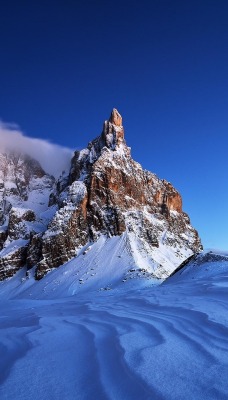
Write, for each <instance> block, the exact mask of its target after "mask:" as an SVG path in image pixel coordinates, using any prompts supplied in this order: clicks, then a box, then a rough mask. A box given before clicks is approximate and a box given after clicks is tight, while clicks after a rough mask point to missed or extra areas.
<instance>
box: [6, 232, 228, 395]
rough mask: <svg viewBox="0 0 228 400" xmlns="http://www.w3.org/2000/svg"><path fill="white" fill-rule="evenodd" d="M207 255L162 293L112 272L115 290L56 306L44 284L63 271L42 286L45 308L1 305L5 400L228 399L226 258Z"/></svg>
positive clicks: (26, 303)
mask: <svg viewBox="0 0 228 400" xmlns="http://www.w3.org/2000/svg"><path fill="white" fill-rule="evenodd" d="M101 240H104V239H101ZM112 240H116V241H118V239H117V238H112V239H111V241H112ZM123 240H124V238H122V241H123ZM110 243H111V242H110ZM112 244H113V246H114V249H115V252H116V253H115V255H116V256H117V258H118V255H120V254H121V253H122V247H121V243H120V242H119V243H118V244H117V243H116V245H115V244H114V242H112ZM122 244H123V243H122ZM104 246H109V243H108V241H107V243H106V244H104ZM87 250H88V249H87ZM107 250H108V247H107ZM89 252H90V250H88V253H87V254H89ZM98 253H99V252H98ZM203 257H204V260H203V258H201V261H200V262H199V259H198V261H197V263H196V264H194V265H193V264H192V263H191V264H189V265H187V266H186V267H184V268H183V269H182V270H181V271H179V272H178V273H177V274H176V275H174V276H172V277H171V278H169V279H167V281H166V282H164V283H163V284H161V285H159V286H151V285H150V286H149V287H147V286H146V285H144V284H141V283H140V282H142V281H143V278H140V279H139V280H138V281H137V280H136V281H137V282H138V286H137V287H136V286H135V282H136V281H133V280H129V281H128V282H126V283H122V284H120V283H119V284H116V283H117V281H118V279H117V281H116V278H118V277H117V276H116V275H115V271H113V289H112V290H100V291H93V292H92V291H83V290H84V288H85V287H86V283H85V284H82V287H81V288H80V289H79V291H80V290H81V289H82V288H83V289H82V292H79V291H76V295H75V296H71V297H70V298H65V299H55V300H52V297H53V296H52V292H51V290H49V289H51V288H52V289H53V288H55V289H56V291H57V292H56V293H57V294H58V295H59V292H58V283H57V282H56V286H54V285H52V286H50V288H48V285H46V288H44V287H43V286H42V284H43V282H45V280H46V279H48V277H49V276H50V277H51V275H52V274H53V276H55V278H57V275H56V274H60V271H61V269H62V271H63V272H65V273H66V274H67V273H68V269H67V268H66V269H64V267H62V268H59V269H56V270H55V271H53V272H52V273H50V274H48V275H47V276H46V277H45V278H44V279H43V280H41V281H39V282H36V291H34V294H35V296H36V297H39V298H41V297H43V296H44V294H43V289H45V291H46V293H45V296H44V297H45V300H31V299H28V298H27V299H23V297H25V294H26V297H27V294H28V291H27V292H26V291H24V293H21V296H20V295H19V291H17V297H21V298H20V299H14V300H8V301H6V300H3V299H1V302H0V315H1V318H0V343H1V345H0V380H1V386H0V398H1V400H9V399H17V400H40V399H42V400H50V399H53V400H62V399H67V400H75V399H77V400H94V399H99V400H139V399H140V400H186V399H191V400H225V399H227V397H228V383H227V374H228V339H227V338H228V291H227V289H228V260H227V257H226V258H224V259H220V260H219V259H218V258H217V255H213V254H209V255H207V254H205V255H204V256H203ZM208 257H209V258H210V260H208ZM107 261H108V260H107ZM120 261H122V260H121V259H120ZM193 262H194V261H193ZM113 265H114V264H113ZM90 266H91V267H92V264H91V265H90ZM84 267H85V266H82V268H84ZM76 271H77V270H76ZM91 272H93V270H91ZM20 273H21V271H19V274H20ZM76 273H77V272H76ZM63 276H64V275H63ZM59 277H61V274H60V275H59ZM196 277H197V279H196ZM192 278H193V279H192ZM92 279H93V276H91V277H90V278H89V279H88V281H87V284H88V285H89V284H90V280H92ZM51 281H52V279H51V280H50V281H49V283H50V282H51ZM83 281H86V276H85V277H83ZM9 282H11V284H12V282H15V277H13V278H11V279H10V280H9ZM30 282H31V281H30ZM133 282H134V283H133ZM145 282H146V280H145ZM27 283H28V282H27ZM27 283H26V282H24V283H22V284H21V285H23V284H25V285H26V284H27ZM65 283H66V281H65ZM109 283H110V286H112V282H110V281H109ZM4 284H5V282H2V286H1V290H0V291H1V292H2V290H3V288H4ZM46 284H47V280H46ZM102 284H103V282H102ZM21 287H22V286H21ZM62 287H63V286H62ZM38 288H39V290H38ZM31 289H32V287H31ZM72 289H73V290H74V288H72ZM17 290H19V289H17ZM64 290H67V287H65V289H64ZM65 293H66V292H65ZM5 294H6V293H5ZM49 296H50V297H49Z"/></svg>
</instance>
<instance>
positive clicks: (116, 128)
mask: <svg viewBox="0 0 228 400" xmlns="http://www.w3.org/2000/svg"><path fill="white" fill-rule="evenodd" d="M101 136H102V139H103V141H104V145H105V146H106V147H108V148H110V149H112V150H116V148H117V147H119V146H120V145H121V144H122V145H124V146H125V145H126V143H125V140H124V128H123V126H122V117H121V115H120V114H119V112H118V111H117V110H116V108H113V110H112V112H111V116H110V118H109V120H108V121H105V123H104V127H103V132H102V135H101Z"/></svg>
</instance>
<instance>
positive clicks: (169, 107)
mask: <svg viewBox="0 0 228 400" xmlns="http://www.w3.org/2000/svg"><path fill="white" fill-rule="evenodd" d="M0 56H1V63H0V118H1V119H2V120H3V121H6V122H15V123H17V124H19V126H20V127H21V129H22V130H23V131H24V132H25V133H26V134H27V135H28V136H31V137H40V138H48V139H50V140H51V141H52V142H55V143H59V144H61V145H64V146H69V147H72V148H81V147H85V146H86V145H87V142H88V141H90V140H91V139H93V138H94V137H95V136H97V135H98V134H99V133H100V131H101V128H102V124H103V120H104V119H107V118H108V117H109V114H110V111H111V109H112V108H113V107H116V108H117V109H118V110H119V111H120V113H121V114H122V116H123V119H124V126H125V134H126V140H127V143H128V145H129V146H131V147H132V154H133V157H134V158H135V159H136V160H137V161H138V162H140V163H141V164H142V165H143V166H144V167H145V168H146V169H148V170H151V171H153V172H155V173H156V174H157V175H158V176H159V177H160V178H165V179H167V180H168V181H170V182H172V183H173V184H174V186H175V187H176V188H177V189H178V190H179V191H180V193H181V194H182V197H183V205H184V210H185V211H186V212H187V213H189V215H190V218H191V221H192V224H193V225H194V226H195V227H196V228H197V229H198V231H199V233H200V236H201V238H202V241H203V244H204V246H205V247H219V248H223V249H228V233H227V228H228V212H227V208H228V179H227V173H228V165H227V164H228V139H227V137H228V1H226V0H223V1H221V0H213V1H211V0H205V1H204V0H198V1H195V0H186V1H183V0H180V1H176V0H170V1H168V0H141V1H138V0H137V1H134V0H122V1H119V0H116V1H110V0H97V1H95V0H94V1H92V0H84V1H83V0H78V1H77V0H74V1H73V0H62V1H58V0H55V1H48V0H47V1H42V0H40V1H35V0H34V1H23V0H21V1H10V0H9V1H7V2H2V4H1V9H0Z"/></svg>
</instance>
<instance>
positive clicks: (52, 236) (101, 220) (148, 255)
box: [0, 109, 202, 288]
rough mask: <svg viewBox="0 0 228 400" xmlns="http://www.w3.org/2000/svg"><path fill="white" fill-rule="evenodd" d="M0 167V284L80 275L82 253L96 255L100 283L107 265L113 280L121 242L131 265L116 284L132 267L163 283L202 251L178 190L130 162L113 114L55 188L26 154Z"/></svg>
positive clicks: (3, 158)
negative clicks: (20, 277)
mask: <svg viewBox="0 0 228 400" xmlns="http://www.w3.org/2000/svg"><path fill="white" fill-rule="evenodd" d="M0 167H1V168H0V280H1V279H5V278H7V277H10V276H12V275H13V274H14V273H15V272H16V271H18V270H19V269H20V268H23V267H26V268H27V270H28V271H29V270H30V269H33V271H35V273H34V276H35V279H37V280H40V279H42V278H43V277H44V276H45V275H46V274H47V273H48V272H50V271H52V270H53V269H54V268H59V267H61V266H63V265H64V268H69V270H71V269H73V268H76V269H77V270H78V269H79V270H80V263H81V256H80V255H81V253H82V252H83V249H84V247H85V246H86V247H89V246H90V247H91V249H92V251H91V253H90V257H91V259H92V258H93V257H95V258H96V259H97V251H98V250H97V248H99V261H97V265H96V268H95V269H96V270H97V271H96V272H97V274H99V273H100V272H99V271H102V268H103V269H104V271H103V273H104V275H105V276H106V273H105V271H106V265H107V260H109V263H108V266H107V271H108V270H109V271H110V272H109V273H110V277H112V273H113V272H112V271H113V270H114V269H115V270H116V262H114V259H115V257H114V255H113V254H114V253H113V252H114V251H115V246H116V245H115V243H120V242H121V241H122V239H121V238H122V237H124V238H125V242H124V243H125V247H124V250H123V252H125V253H126V254H129V252H130V256H131V259H132V260H131V261H129V262H126V263H122V271H119V273H118V274H119V276H120V277H121V278H123V275H124V274H125V273H126V268H128V269H130V268H131V265H134V268H136V269H137V268H143V269H145V270H146V271H147V274H148V275H151V274H152V273H153V277H157V278H166V277H167V276H168V275H170V273H172V271H173V270H174V269H175V268H176V267H177V266H178V265H179V264H180V263H181V262H182V261H183V260H184V259H186V258H187V257H189V256H190V255H191V254H194V253H196V252H198V251H200V250H201V248H202V246H201V242H200V238H199V236H198V233H197V232H196V230H195V229H194V228H193V227H192V226H191V224H190V219H189V217H188V215H187V214H186V213H184V212H183V210H182V199H181V196H180V194H179V193H178V192H177V190H176V189H175V188H174V187H173V186H172V185H171V183H169V182H167V181H165V180H164V179H159V178H158V177H157V176H156V175H155V174H153V173H151V172H149V171H146V170H144V169H143V168H142V166H141V165H140V164H139V163H137V162H135V161H134V160H133V159H132V157H131V152H130V148H129V147H128V146H127V145H126V142H125V138H124V128H123V126H122V117H121V116H120V114H119V113H118V111H117V110H116V109H113V111H112V113H111V116H110V118H109V120H107V121H105V123H104V127H103V130H102V133H101V135H100V136H98V137H97V138H96V139H94V140H93V141H92V142H90V143H89V144H88V146H87V148H86V149H84V150H81V151H76V152H75V154H74V157H73V158H72V162H71V167H70V170H69V171H66V172H65V174H64V175H62V176H60V177H59V179H58V180H57V181H55V179H54V178H53V177H51V176H50V175H48V174H46V173H45V172H44V171H43V169H42V167H41V166H40V164H39V163H38V162H37V161H35V160H33V159H31V158H30V157H28V156H26V155H21V154H16V153H9V154H8V153H6V154H0ZM101 237H105V238H106V239H108V238H113V243H114V248H112V246H111V245H110V246H109V250H108V252H107V246H108V245H107V243H110V241H108V240H106V239H105V240H100V239H101ZM96 243H97V245H96ZM102 257H103V258H102ZM84 258H85V262H84V261H83V265H84V264H86V262H87V259H86V257H84ZM89 264H90V260H88V265H89ZM125 264H126V268H125V267H124V265H125ZM129 264H130V265H129ZM120 269H121V268H120V267H119V264H118V268H117V270H120ZM81 273H83V271H82V270H80V272H79V274H81ZM29 274H30V275H31V273H29ZM52 276H53V275H52ZM123 279H124V278H123ZM93 281H94V283H95V282H96V279H93ZM81 285H82V284H81ZM87 286H88V285H87ZM98 286H99V285H98V284H96V285H95V286H94V288H97V287H98Z"/></svg>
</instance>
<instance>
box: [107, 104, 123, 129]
mask: <svg viewBox="0 0 228 400" xmlns="http://www.w3.org/2000/svg"><path fill="white" fill-rule="evenodd" d="M109 122H110V123H111V124H113V125H115V126H122V117H121V115H120V114H119V113H118V111H117V109H116V108H113V110H112V113H111V116H110V118H109Z"/></svg>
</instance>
